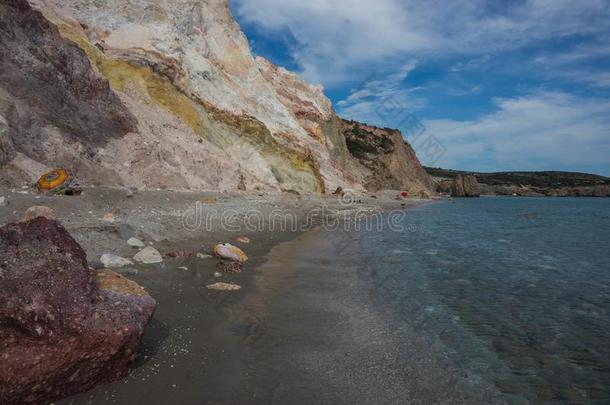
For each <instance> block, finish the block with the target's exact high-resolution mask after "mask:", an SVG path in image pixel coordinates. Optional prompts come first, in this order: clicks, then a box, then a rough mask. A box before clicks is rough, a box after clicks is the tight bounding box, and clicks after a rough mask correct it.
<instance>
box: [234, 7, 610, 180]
mask: <svg viewBox="0 0 610 405" xmlns="http://www.w3.org/2000/svg"><path fill="white" fill-rule="evenodd" d="M231 7H232V9H233V13H234V15H235V17H236V18H237V20H238V22H239V23H240V25H241V27H242V30H243V31H244V32H245V33H246V35H247V37H248V39H249V40H250V43H251V46H252V49H253V52H254V53H255V54H256V55H260V56H264V57H266V58H267V59H269V60H271V61H272V62H274V63H276V64H278V65H281V66H284V67H286V68H288V69H290V70H293V71H296V72H298V73H299V74H301V75H302V76H303V77H304V78H305V79H306V80H308V81H310V82H312V83H319V84H322V85H323V86H324V88H325V91H326V94H327V95H328V97H329V98H330V99H331V100H332V102H333V105H334V108H335V109H336V110H337V112H338V113H339V115H341V116H342V117H345V118H351V119H356V120H360V121H365V122H368V123H371V124H375V125H380V126H385V127H393V128H394V127H398V128H399V129H401V130H402V131H403V133H404V134H405V137H406V138H407V140H409V141H411V142H412V144H413V145H414V147H415V149H416V150H417V152H418V155H419V156H420V159H421V160H422V161H423V163H424V164H429V165H434V166H441V167H446V168H454V169H463V170H476V171H502V170H569V171H581V172H592V173H598V174H603V175H607V176H610V0H583V1H573V0H571V1H568V0H517V1H510V2H508V1H490V0H451V1H449V0H418V1H415V0H376V1H368V0H366V1H365V0H342V1H336V0H335V1H333V0H309V1H302V0H231ZM431 145H432V146H433V148H432V149H430V146H431Z"/></svg>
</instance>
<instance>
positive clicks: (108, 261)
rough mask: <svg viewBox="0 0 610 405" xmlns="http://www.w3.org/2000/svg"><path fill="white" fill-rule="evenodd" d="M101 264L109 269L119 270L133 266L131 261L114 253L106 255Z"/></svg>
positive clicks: (103, 256) (101, 259)
mask: <svg viewBox="0 0 610 405" xmlns="http://www.w3.org/2000/svg"><path fill="white" fill-rule="evenodd" d="M100 262H102V263H103V264H104V266H105V267H107V268H109V269H118V268H121V267H125V266H129V265H132V264H133V262H132V261H131V260H129V259H125V258H124V257H121V256H117V255H115V254H112V253H104V254H103V255H102V257H101V258H100Z"/></svg>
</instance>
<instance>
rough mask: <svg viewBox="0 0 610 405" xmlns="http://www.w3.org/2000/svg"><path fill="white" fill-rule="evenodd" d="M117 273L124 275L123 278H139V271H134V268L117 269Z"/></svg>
mask: <svg viewBox="0 0 610 405" xmlns="http://www.w3.org/2000/svg"><path fill="white" fill-rule="evenodd" d="M115 271H116V272H117V273H119V274H121V275H123V276H137V275H138V269H133V268H131V267H130V268H127V269H125V268H123V269H116V270H115Z"/></svg>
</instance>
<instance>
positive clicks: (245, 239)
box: [235, 236, 250, 243]
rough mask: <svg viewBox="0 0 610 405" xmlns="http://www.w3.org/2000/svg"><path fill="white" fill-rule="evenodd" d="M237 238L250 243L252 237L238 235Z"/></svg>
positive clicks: (241, 241)
mask: <svg viewBox="0 0 610 405" xmlns="http://www.w3.org/2000/svg"><path fill="white" fill-rule="evenodd" d="M235 240H236V241H238V242H240V243H250V238H248V237H247V236H238V237H237V238H235Z"/></svg>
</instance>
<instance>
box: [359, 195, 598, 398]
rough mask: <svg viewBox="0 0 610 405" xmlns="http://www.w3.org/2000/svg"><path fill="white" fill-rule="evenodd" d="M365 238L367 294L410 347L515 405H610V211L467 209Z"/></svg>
mask: <svg viewBox="0 0 610 405" xmlns="http://www.w3.org/2000/svg"><path fill="white" fill-rule="evenodd" d="M405 223H408V225H409V226H407V227H405V228H406V229H405V230H404V231H402V232H391V231H384V232H368V233H362V234H361V238H360V240H359V241H358V249H357V250H358V251H359V254H360V255H361V262H362V265H361V266H360V268H359V272H360V275H361V280H362V286H367V287H366V290H367V291H368V294H369V298H370V299H371V300H372V302H374V303H375V305H376V306H377V308H378V309H379V310H380V311H382V312H383V313H384V314H387V315H388V316H389V317H390V318H391V319H392V322H393V324H394V327H395V328H397V329H400V328H402V329H406V330H407V332H405V334H404V335H405V336H409V335H410V334H417V335H419V336H425V337H426V338H427V339H428V343H429V345H430V347H431V348H434V350H436V351H437V352H439V353H442V354H443V355H444V356H447V358H449V359H451V361H452V362H454V363H455V364H457V366H458V367H459V368H461V369H462V370H463V371H464V373H466V374H467V375H469V376H470V377H471V378H473V379H480V380H482V381H484V382H488V383H491V384H493V386H495V387H496V388H497V389H498V390H499V391H500V392H501V393H502V397H503V399H504V400H506V401H508V402H514V403H521V402H534V403H540V402H546V401H550V402H563V401H565V403H610V200H609V199H584V198H578V199H572V198H566V199H549V198H547V199H532V198H527V199H525V198H481V199H462V200H454V201H450V202H442V203H436V204H430V205H426V206H423V207H419V208H415V209H413V210H412V211H410V212H409V213H408V215H407V217H406V218H405Z"/></svg>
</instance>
